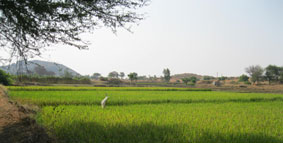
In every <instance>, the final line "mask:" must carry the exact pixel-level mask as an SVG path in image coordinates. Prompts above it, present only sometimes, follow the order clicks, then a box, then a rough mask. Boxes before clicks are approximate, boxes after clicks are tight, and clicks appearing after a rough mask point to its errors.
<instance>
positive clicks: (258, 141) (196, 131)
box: [8, 87, 283, 143]
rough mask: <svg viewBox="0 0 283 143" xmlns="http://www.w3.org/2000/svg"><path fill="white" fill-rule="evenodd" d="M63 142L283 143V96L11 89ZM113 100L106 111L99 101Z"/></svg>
mask: <svg viewBox="0 0 283 143" xmlns="http://www.w3.org/2000/svg"><path fill="white" fill-rule="evenodd" d="M8 88H9V90H10V91H9V94H10V97H11V98H12V99H14V100H16V101H18V102H20V103H23V104H35V105H38V106H39V107H41V111H40V112H39V113H38V115H37V116H36V120H37V122H38V123H39V124H41V125H42V126H44V127H45V128H46V129H47V130H48V132H49V134H51V135H53V136H55V137H56V138H57V139H58V142H62V143H78V142H79V143H283V94H268V93H233V92H216V91H210V90H209V89H187V88H156V87H154V88H138V87H132V88H129V87H120V88H119V87H115V88H114V87H110V88H107V87H103V88H102V87H100V88H97V87H8ZM105 96H108V97H109V100H108V103H107V106H106V108H105V109H102V108H101V107H100V101H101V100H102V99H103V98H104V97H105Z"/></svg>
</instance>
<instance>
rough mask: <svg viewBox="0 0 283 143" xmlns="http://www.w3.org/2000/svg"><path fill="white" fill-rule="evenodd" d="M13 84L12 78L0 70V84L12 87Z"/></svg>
mask: <svg viewBox="0 0 283 143" xmlns="http://www.w3.org/2000/svg"><path fill="white" fill-rule="evenodd" d="M12 82H13V80H12V78H11V76H10V75H9V74H7V73H6V72H4V71H3V70H1V69H0V84H3V85H11V84H12Z"/></svg>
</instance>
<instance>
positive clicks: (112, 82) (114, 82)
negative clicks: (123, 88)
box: [108, 78, 122, 85]
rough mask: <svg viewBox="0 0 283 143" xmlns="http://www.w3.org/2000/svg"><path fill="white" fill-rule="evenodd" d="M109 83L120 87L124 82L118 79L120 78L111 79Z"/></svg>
mask: <svg viewBox="0 0 283 143" xmlns="http://www.w3.org/2000/svg"><path fill="white" fill-rule="evenodd" d="M108 83H109V84H115V85H119V84H121V83H122V81H121V80H120V79H118V78H110V79H109V80H108Z"/></svg>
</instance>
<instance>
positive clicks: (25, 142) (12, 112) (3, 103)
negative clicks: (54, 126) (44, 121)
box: [0, 85, 55, 143]
mask: <svg viewBox="0 0 283 143" xmlns="http://www.w3.org/2000/svg"><path fill="white" fill-rule="evenodd" d="M34 113H35V111H33V110H30V109H28V108H26V107H23V106H21V105H19V104H18V103H16V102H14V101H11V100H10V99H9V97H8V94H7V90H6V89H5V88H4V87H3V86H1V85H0V142H1V143H52V142H55V140H54V139H52V138H50V137H49V136H48V135H47V133H46V132H45V130H44V129H43V128H42V127H40V126H39V125H37V124H36V122H35V120H34V119H32V118H30V116H31V115H32V114H34Z"/></svg>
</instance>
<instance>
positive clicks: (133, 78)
mask: <svg viewBox="0 0 283 143" xmlns="http://www.w3.org/2000/svg"><path fill="white" fill-rule="evenodd" d="M128 77H129V79H130V80H131V83H132V82H133V81H134V80H138V74H137V73H135V72H132V73H129V74H128Z"/></svg>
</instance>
